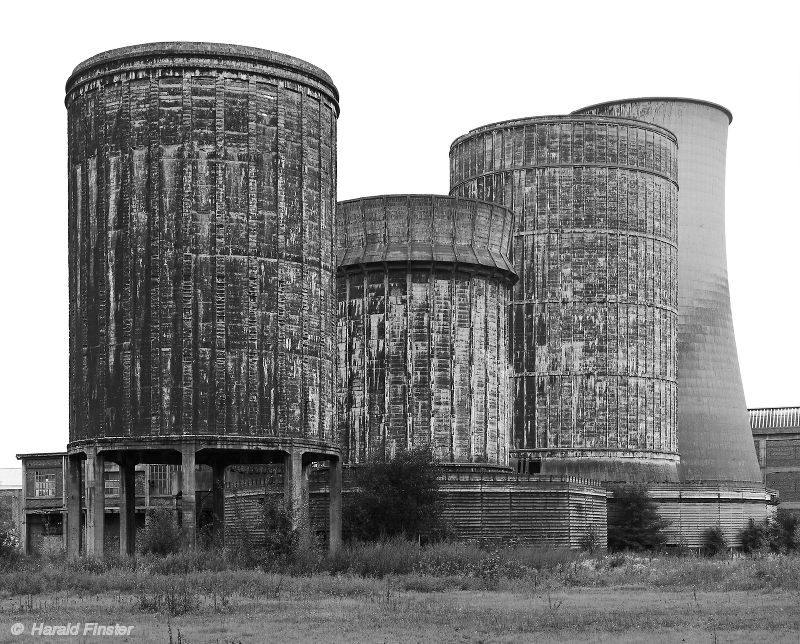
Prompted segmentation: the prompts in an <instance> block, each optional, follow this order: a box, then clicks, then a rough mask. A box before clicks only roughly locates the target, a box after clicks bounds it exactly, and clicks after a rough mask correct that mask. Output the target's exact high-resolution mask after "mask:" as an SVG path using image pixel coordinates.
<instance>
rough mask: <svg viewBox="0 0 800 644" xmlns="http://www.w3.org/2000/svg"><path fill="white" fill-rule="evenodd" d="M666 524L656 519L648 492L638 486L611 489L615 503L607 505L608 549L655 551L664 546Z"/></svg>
mask: <svg viewBox="0 0 800 644" xmlns="http://www.w3.org/2000/svg"><path fill="white" fill-rule="evenodd" d="M666 527H667V522H666V521H664V520H663V519H661V518H660V517H659V515H658V509H657V506H656V504H655V503H654V501H653V500H652V499H651V498H650V495H649V494H648V493H647V489H646V488H645V487H643V486H638V485H623V486H618V487H616V488H614V503H613V504H612V505H609V513H608V549H609V550H611V551H613V552H619V551H622V550H633V551H644V550H655V549H657V548H659V547H661V546H662V545H664V541H665V537H664V528H666Z"/></svg>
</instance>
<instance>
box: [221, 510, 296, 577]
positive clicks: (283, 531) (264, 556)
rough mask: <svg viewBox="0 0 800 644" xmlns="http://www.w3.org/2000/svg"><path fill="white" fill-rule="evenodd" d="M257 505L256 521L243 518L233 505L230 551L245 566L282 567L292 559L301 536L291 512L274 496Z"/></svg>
mask: <svg viewBox="0 0 800 644" xmlns="http://www.w3.org/2000/svg"><path fill="white" fill-rule="evenodd" d="M260 501H262V503H263V505H262V509H261V512H260V514H259V516H258V517H257V518H256V520H255V521H249V520H248V518H247V517H245V516H243V515H242V512H241V507H242V506H241V505H240V504H238V503H236V504H235V505H234V514H235V519H234V530H233V531H232V534H231V543H230V551H231V552H232V554H233V556H234V558H236V559H237V560H238V561H239V562H240V563H241V564H242V565H244V566H248V567H250V566H258V567H262V568H265V569H269V568H275V567H276V566H285V565H286V564H289V563H291V562H292V561H293V560H294V559H295V557H296V556H297V554H298V552H299V547H300V532H299V530H298V529H297V528H296V527H295V526H294V522H293V520H292V519H293V516H292V511H291V510H290V509H289V508H287V507H286V505H285V504H284V502H283V500H282V499H278V498H276V497H274V496H273V495H266V496H265V497H263V499H260Z"/></svg>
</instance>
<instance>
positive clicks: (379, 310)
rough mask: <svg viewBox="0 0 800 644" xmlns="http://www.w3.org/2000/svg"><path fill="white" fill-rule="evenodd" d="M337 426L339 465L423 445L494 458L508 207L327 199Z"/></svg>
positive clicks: (504, 433)
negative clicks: (333, 245)
mask: <svg viewBox="0 0 800 644" xmlns="http://www.w3.org/2000/svg"><path fill="white" fill-rule="evenodd" d="M337 222H338V225H337V230H338V244H337V247H338V253H339V257H340V261H339V269H338V277H337V296H338V302H339V308H338V359H339V362H338V368H339V378H338V423H339V434H340V437H341V441H342V442H341V446H342V453H343V455H344V458H345V461H346V462H350V463H362V462H365V461H369V460H373V459H383V458H385V457H390V456H391V455H392V454H394V453H395V451H396V450H399V449H407V448H411V447H418V446H430V447H431V448H432V449H433V450H434V452H435V454H436V455H437V456H438V457H439V458H440V459H442V460H443V461H446V462H489V463H506V462H507V458H508V424H509V416H508V415H509V389H508V348H507V338H506V326H507V320H506V311H507V301H508V292H509V288H510V286H511V284H512V282H513V280H514V273H513V272H512V269H511V265H510V262H509V261H508V258H507V256H508V251H509V249H510V242H511V232H512V228H513V215H512V213H511V212H510V211H509V210H507V209H506V208H503V207H501V206H498V205H494V204H490V203H484V202H477V201H473V200H464V199H453V198H450V197H446V196H435V195H392V196H383V197H370V198H364V199H357V200H354V201H347V202H343V203H340V204H339V207H338V210H337Z"/></svg>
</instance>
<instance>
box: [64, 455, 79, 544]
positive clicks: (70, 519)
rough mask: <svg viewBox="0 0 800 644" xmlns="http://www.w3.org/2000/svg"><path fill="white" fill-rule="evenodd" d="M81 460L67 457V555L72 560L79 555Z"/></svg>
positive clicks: (77, 457)
mask: <svg viewBox="0 0 800 644" xmlns="http://www.w3.org/2000/svg"><path fill="white" fill-rule="evenodd" d="M82 496H83V459H82V458H81V457H80V456H79V455H75V456H68V457H67V523H66V525H65V526H64V528H65V529H66V532H67V555H68V556H69V557H71V558H73V559H75V558H77V557H79V556H80V554H81V521H82V514H83V509H82V507H81V505H82V504H81V497H82Z"/></svg>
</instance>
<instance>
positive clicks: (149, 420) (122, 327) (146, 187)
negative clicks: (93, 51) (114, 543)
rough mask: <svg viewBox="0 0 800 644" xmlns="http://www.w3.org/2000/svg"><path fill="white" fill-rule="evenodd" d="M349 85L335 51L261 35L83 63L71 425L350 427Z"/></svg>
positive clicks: (78, 89) (77, 121)
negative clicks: (341, 314) (345, 359)
mask: <svg viewBox="0 0 800 644" xmlns="http://www.w3.org/2000/svg"><path fill="white" fill-rule="evenodd" d="M337 101H338V94H337V92H336V89H335V87H334V86H333V84H332V83H331V81H330V79H329V78H328V77H327V75H326V74H325V73H324V72H322V71H321V70H318V69H316V68H314V67H313V66H311V65H308V64H307V63H304V62H303V61H298V60H296V59H292V58H290V57H287V56H283V55H281V54H275V53H273V52H266V51H263V50H255V49H251V48H239V47H230V46H216V45H202V44H194V43H164V44H155V45H146V46H138V47H133V48H125V49H124V50H116V51H114V52H108V53H106V54H101V55H100V56H98V57H95V58H94V59H91V60H90V61H87V62H86V63H84V64H82V65H80V66H79V67H78V68H77V69H76V71H75V73H74V74H73V76H72V77H71V78H70V81H69V83H68V89H67V100H66V103H67V109H68V117H69V125H68V131H69V178H70V182H69V186H70V187H69V190H70V197H69V249H70V252H69V257H70V293H71V298H70V299H71V309H70V387H71V393H70V441H76V440H80V439H85V438H96V437H103V436H130V435H133V436H153V435H182V434H220V435H254V436H258V435H284V434H289V435H299V436H304V437H310V438H320V439H324V440H328V441H331V442H333V441H334V440H335V439H334V435H335V427H334V425H333V423H332V418H333V413H334V404H335V401H334V386H333V383H334V379H335V374H334V360H335V355H334V336H333V334H334V332H335V326H334V325H335V319H334V314H333V305H334V297H335V293H334V292H333V283H334V282H333V280H334V269H335V266H334V248H333V243H334V219H333V213H334V209H335V204H336V198H335V196H336V159H335V154H336V118H337V115H338V102H337Z"/></svg>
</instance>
